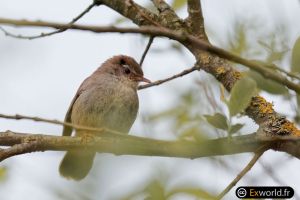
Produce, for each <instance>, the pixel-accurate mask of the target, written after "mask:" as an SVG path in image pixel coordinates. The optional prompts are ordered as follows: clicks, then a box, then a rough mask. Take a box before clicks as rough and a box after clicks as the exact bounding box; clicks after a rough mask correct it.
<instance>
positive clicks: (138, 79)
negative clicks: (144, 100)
mask: <svg viewBox="0 0 300 200" xmlns="http://www.w3.org/2000/svg"><path fill="white" fill-rule="evenodd" d="M134 80H135V81H136V82H146V83H151V81H150V80H149V79H147V78H145V77H143V76H139V75H136V76H134Z"/></svg>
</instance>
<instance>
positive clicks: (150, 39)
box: [140, 36, 154, 66]
mask: <svg viewBox="0 0 300 200" xmlns="http://www.w3.org/2000/svg"><path fill="white" fill-rule="evenodd" d="M153 40H154V37H153V36H150V37H149V41H148V44H147V46H146V48H145V51H144V53H143V55H142V57H141V60H140V66H142V65H143V62H144V60H145V58H146V55H147V53H148V51H149V49H150V47H151V45H152V43H153Z"/></svg>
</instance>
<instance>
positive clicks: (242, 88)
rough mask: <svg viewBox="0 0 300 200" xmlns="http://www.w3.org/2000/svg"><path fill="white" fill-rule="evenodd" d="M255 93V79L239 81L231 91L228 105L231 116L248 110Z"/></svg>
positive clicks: (246, 78)
mask: <svg viewBox="0 0 300 200" xmlns="http://www.w3.org/2000/svg"><path fill="white" fill-rule="evenodd" d="M255 93H256V82H255V81H254V80H253V79H251V78H249V77H244V78H242V79H241V80H239V81H237V82H236V83H235V84H234V86H233V88H232V90H231V95H230V100H229V105H228V107H229V111H230V115H231V116H234V115H236V114H238V113H240V112H242V111H243V110H244V109H245V108H247V106H248V105H249V103H250V101H251V98H252V97H253V96H254V95H255Z"/></svg>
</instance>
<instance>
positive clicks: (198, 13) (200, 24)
mask: <svg viewBox="0 0 300 200" xmlns="http://www.w3.org/2000/svg"><path fill="white" fill-rule="evenodd" d="M187 5H188V13H189V16H188V18H187V20H186V21H187V22H188V23H189V24H190V27H191V30H192V33H194V34H195V35H196V36H199V38H202V39H204V40H206V41H208V38H207V36H206V33H205V30H204V19H203V15H202V9H201V2H200V0H188V1H187Z"/></svg>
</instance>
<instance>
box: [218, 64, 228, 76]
mask: <svg viewBox="0 0 300 200" xmlns="http://www.w3.org/2000/svg"><path fill="white" fill-rule="evenodd" d="M216 72H217V74H218V75H220V74H224V73H225V72H226V68H225V67H224V66H220V67H218V68H217V69H216Z"/></svg>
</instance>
